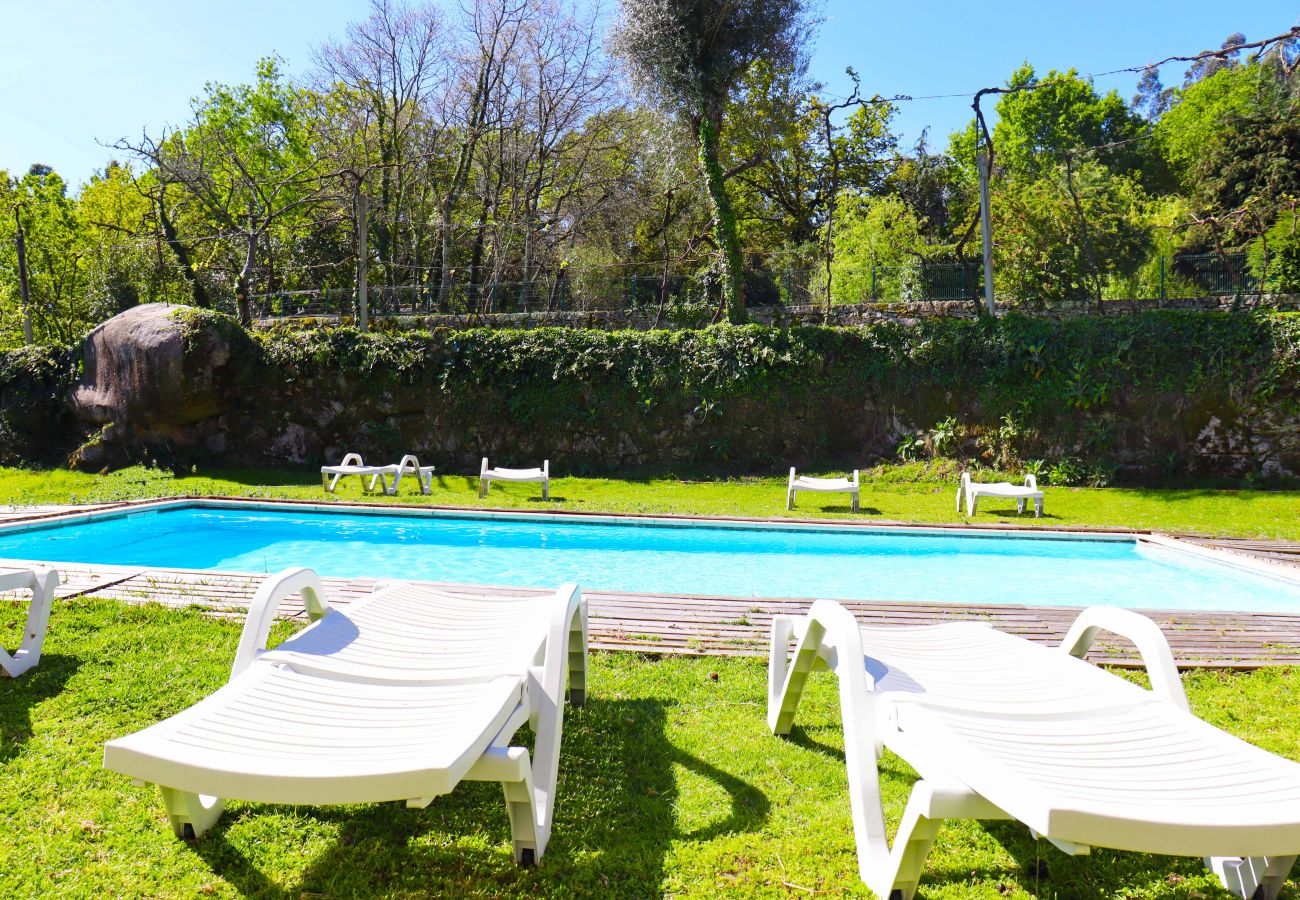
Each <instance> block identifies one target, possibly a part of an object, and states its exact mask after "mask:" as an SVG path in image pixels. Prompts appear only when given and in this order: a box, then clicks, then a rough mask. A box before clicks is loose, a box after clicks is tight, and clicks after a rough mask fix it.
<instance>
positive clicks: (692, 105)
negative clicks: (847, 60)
mask: <svg viewBox="0 0 1300 900" xmlns="http://www.w3.org/2000/svg"><path fill="white" fill-rule="evenodd" d="M808 29H809V22H808V14H807V3H806V0H749V2H738V0H627V2H624V4H623V22H622V24H621V26H620V27H619V30H618V34H617V46H618V48H619V51H620V52H621V53H622V55H623V57H624V58H625V59H626V60H627V61H628V63H629V64H630V65H631V67H632V71H633V73H634V75H635V77H636V78H637V80H638V81H639V83H640V84H641V85H642V86H643V88H645V89H648V90H649V91H650V92H652V93H653V94H654V95H655V96H657V97H658V98H659V99H660V100H661V101H662V102H664V103H665V104H666V105H667V106H668V107H669V108H671V109H673V110H675V111H676V112H677V113H678V114H679V115H681V116H683V117H684V118H685V119H686V121H687V122H688V123H689V124H690V127H691V132H692V134H694V135H695V139H696V145H697V148H698V153H699V165H700V172H701V175H702V177H703V181H704V185H705V188H706V190H707V193H708V197H709V202H710V205H711V207H712V213H713V236H714V240H715V241H716V243H717V249H718V252H719V254H720V256H721V262H722V275H723V279H722V285H723V298H724V302H725V304H726V307H727V317H728V318H729V319H730V320H731V321H732V322H743V321H745V319H746V314H745V294H744V260H743V256H742V249H741V244H740V234H739V231H738V229H737V226H736V218H735V213H734V212H733V209H732V205H731V200H730V198H729V197H728V196H727V188H726V183H725V173H724V170H723V168H722V152H721V139H722V129H723V119H724V115H725V112H726V108H727V101H728V100H729V99H730V97H731V96H732V92H733V91H734V90H735V88H736V86H737V84H738V83H739V81H740V79H741V78H742V77H743V76H744V75H745V73H746V72H747V71H749V68H750V67H751V66H752V65H753V64H754V63H755V62H757V61H758V60H760V59H762V60H766V61H767V62H768V63H769V64H771V65H773V66H775V67H777V68H790V69H795V70H799V69H800V68H801V59H802V56H803V52H804V43H805V39H806V37H807V34H808Z"/></svg>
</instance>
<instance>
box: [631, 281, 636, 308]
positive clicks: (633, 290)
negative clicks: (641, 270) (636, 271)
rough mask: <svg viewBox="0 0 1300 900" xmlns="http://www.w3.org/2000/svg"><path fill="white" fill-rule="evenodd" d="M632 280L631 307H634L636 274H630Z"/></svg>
mask: <svg viewBox="0 0 1300 900" xmlns="http://www.w3.org/2000/svg"><path fill="white" fill-rule="evenodd" d="M630 278H631V281H632V308H633V309H636V276H635V275H632V276H630Z"/></svg>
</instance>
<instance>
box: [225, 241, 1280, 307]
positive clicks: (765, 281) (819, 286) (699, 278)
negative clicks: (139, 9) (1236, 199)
mask: <svg viewBox="0 0 1300 900" xmlns="http://www.w3.org/2000/svg"><path fill="white" fill-rule="evenodd" d="M1263 264H1264V267H1265V268H1264V271H1265V272H1267V260H1264V261H1263ZM1258 265H1259V261H1258V260H1257V261H1255V263H1254V265H1252V260H1251V259H1250V258H1248V256H1247V254H1245V253H1227V254H1217V253H1201V254H1176V255H1172V256H1158V257H1152V258H1151V259H1150V260H1149V261H1148V262H1147V263H1146V264H1144V265H1143V266H1142V267H1141V269H1140V270H1139V271H1138V272H1137V273H1135V274H1133V275H1131V276H1128V277H1125V278H1112V279H1110V280H1109V281H1108V282H1107V284H1106V285H1105V287H1104V288H1103V292H1102V298H1103V300H1104V301H1107V302H1110V301H1116V300H1144V301H1158V302H1163V301H1166V300H1175V299H1186V298H1195V297H1216V296H1217V297H1222V296H1233V295H1245V294H1254V293H1258V292H1259V291H1260V290H1261V289H1262V288H1263V287H1265V286H1266V285H1267V283H1268V282H1267V279H1264V278H1262V277H1261V273H1260V271H1259V270H1258ZM831 293H832V302H833V303H837V304H842V303H897V302H912V301H957V302H970V303H976V302H979V301H981V300H982V298H983V295H984V273H983V267H982V266H980V265H978V264H959V263H941V262H928V261H920V260H918V261H917V262H915V263H909V264H906V265H902V266H863V267H859V268H857V269H856V270H855V271H854V272H853V273H852V275H851V276H844V275H839V276H836V279H835V280H834V281H833V282H832V288H831ZM720 295H721V285H720V283H719V281H718V279H717V277H716V275H711V274H709V273H704V274H693V275H683V274H670V275H667V276H665V275H662V274H660V275H651V274H627V275H625V274H612V273H610V272H608V271H596V272H578V273H568V272H565V273H563V274H560V275H554V276H550V277H545V278H537V279H533V280H531V281H514V282H498V281H494V282H487V283H483V284H475V283H461V282H456V283H452V284H450V285H448V286H447V288H446V289H445V290H444V289H443V288H442V287H441V286H440V285H439V284H438V283H436V282H427V283H423V284H416V285H383V284H372V285H370V286H369V287H368V289H367V298H368V305H369V309H370V314H371V315H372V316H377V317H382V316H427V315H436V314H447V313H450V314H491V313H535V312H599V311H611V310H612V311H625V312H632V313H642V314H656V315H657V314H660V313H666V314H668V316H669V318H670V319H671V318H672V317H673V316H674V315H676V316H678V317H679V318H683V320H686V319H689V318H690V315H691V314H696V315H697V316H698V314H699V313H700V311H701V310H709V309H713V308H716V307H717V305H718V302H719V299H720ZM745 296H746V302H747V304H748V305H750V306H755V307H761V306H772V305H781V306H821V305H823V304H825V303H826V278H825V274H824V272H822V271H821V270H816V269H803V270H800V269H791V270H786V271H780V272H770V271H751V272H748V273H746V276H745ZM1089 297H1090V294H1089V293H1088V292H1087V291H1086V289H1085V291H1084V292H1081V296H1080V297H1079V299H1078V301H1077V303H1084V304H1086V303H1089V302H1091V300H1090V299H1089ZM1016 299H1019V298H1016ZM1003 302H1004V303H1005V302H1011V303H1014V302H1015V300H1014V299H1013V298H1005V299H1004V300H1003ZM1031 302H1032V301H1031ZM1072 302H1075V301H1072ZM230 305H232V306H233V304H230ZM251 305H252V314H253V317H254V318H257V319H276V318H290V317H308V316H312V317H348V316H355V315H356V314H357V306H356V297H355V291H354V290H353V288H352V287H351V286H348V287H341V288H321V289H317V290H299V291H277V292H273V293H267V294H260V295H256V296H254V297H252V298H251ZM1049 305H1050V304H1049ZM1066 305H1067V306H1068V305H1070V304H1068V303H1067V304H1066ZM232 311H233V310H232Z"/></svg>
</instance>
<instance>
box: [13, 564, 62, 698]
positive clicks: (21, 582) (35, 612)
mask: <svg viewBox="0 0 1300 900" xmlns="http://www.w3.org/2000/svg"><path fill="white" fill-rule="evenodd" d="M61 583H62V579H61V578H60V576H59V572H58V570H57V569H46V570H44V571H36V570H31V569H28V570H24V571H20V572H9V573H6V574H4V575H0V592H3V591H31V594H32V599H31V603H29V604H28V606H27V621H26V623H25V624H24V626H23V636H22V640H21V641H20V642H19V645H18V649H17V650H16V651H15V652H14V654H13V655H12V656H10V655H9V653H8V652H7V651H5V650H3V649H0V675H8V676H10V677H15V678H16V677H17V676H19V675H21V674H23V673H24V672H26V671H27V670H28V669H31V668H34V667H35V666H36V664H37V663H39V662H40V660H41V647H42V646H43V645H44V643H45V632H46V630H47V629H48V628H49V624H50V610H51V609H52V608H53V606H54V591H55V589H56V588H58V586H59V585H60V584H61Z"/></svg>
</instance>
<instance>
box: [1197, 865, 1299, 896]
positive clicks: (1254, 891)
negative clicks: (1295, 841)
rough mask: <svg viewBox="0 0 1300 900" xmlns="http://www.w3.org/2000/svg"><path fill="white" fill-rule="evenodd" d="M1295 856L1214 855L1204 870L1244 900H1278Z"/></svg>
mask: <svg viewBox="0 0 1300 900" xmlns="http://www.w3.org/2000/svg"><path fill="white" fill-rule="evenodd" d="M1295 861H1296V858H1295V857H1294V856H1254V857H1247V858H1245V859H1242V858H1241V857H1237V856H1215V857H1211V858H1208V859H1206V860H1205V867H1206V868H1207V869H1209V870H1210V871H1212V872H1214V874H1215V875H1217V876H1219V881H1220V882H1221V883H1222V884H1223V886H1224V888H1225V889H1227V890H1228V891H1231V892H1232V894H1233V895H1234V896H1237V897H1241V898H1242V900H1251V898H1258V900H1276V898H1277V895H1278V894H1279V893H1280V892H1281V890H1282V884H1283V882H1285V881H1286V877H1287V875H1288V874H1290V872H1291V867H1292V866H1294V865H1295Z"/></svg>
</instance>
